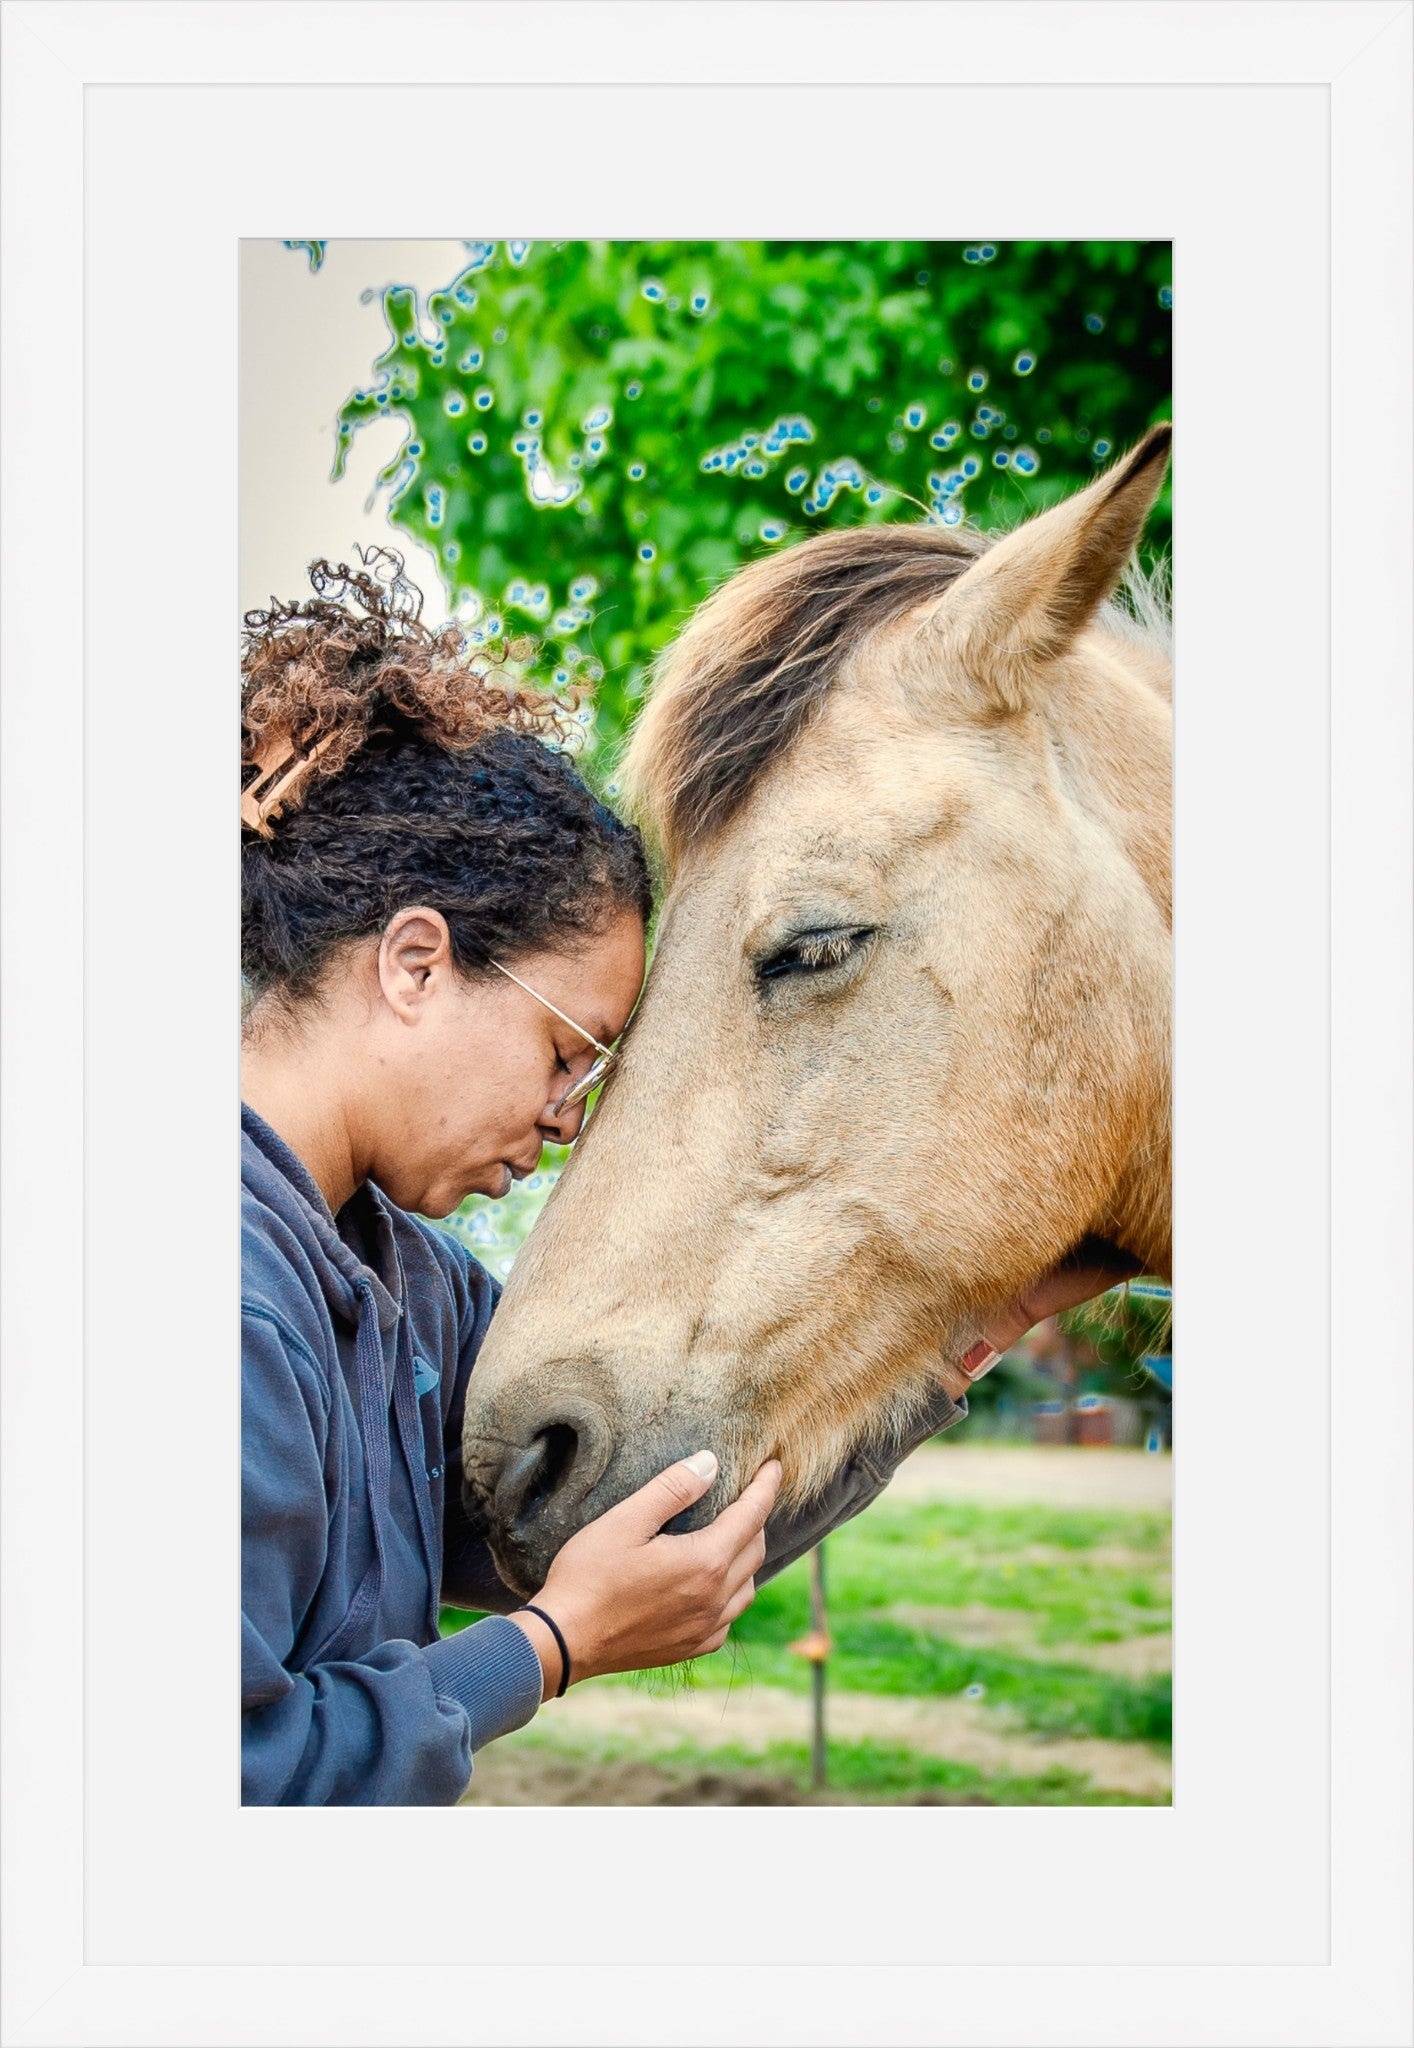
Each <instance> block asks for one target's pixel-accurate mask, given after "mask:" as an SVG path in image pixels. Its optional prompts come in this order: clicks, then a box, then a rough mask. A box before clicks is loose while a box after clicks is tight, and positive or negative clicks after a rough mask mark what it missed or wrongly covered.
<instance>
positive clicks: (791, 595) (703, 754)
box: [622, 522, 987, 864]
mask: <svg viewBox="0 0 1414 2048" xmlns="http://www.w3.org/2000/svg"><path fill="white" fill-rule="evenodd" d="M986 544H987V540H986V537H984V536H983V535H981V534H977V533H973V532H970V531H965V530H963V529H959V528H950V527H945V526H935V525H925V524H923V523H921V522H920V523H917V524H911V525H899V526H857V527H845V528H840V529H838V530H836V531H834V532H831V533H821V534H812V535H811V536H810V537H809V538H808V539H805V540H801V541H798V542H796V544H795V545H794V546H793V547H789V548H786V549H785V550H783V551H782V552H781V553H780V554H775V555H768V556H765V557H764V558H763V559H762V560H760V561H757V562H753V563H752V564H751V565H750V566H749V567H748V568H746V569H743V570H740V571H739V572H738V573H737V574H736V575H734V576H732V577H730V578H729V579H728V580H727V581H726V582H725V583H723V584H721V585H720V586H719V587H718V588H717V589H716V590H715V591H714V592H713V593H712V595H711V596H710V597H709V598H708V599H707V600H706V602H705V603H704V604H702V605H701V606H700V607H699V608H698V610H697V611H696V612H695V613H694V614H693V616H692V618H691V619H690V620H689V622H688V624H687V625H686V627H685V628H684V629H683V631H682V632H681V633H680V634H679V636H678V638H677V639H676V640H675V641H674V642H673V644H672V645H671V646H670V647H669V648H667V649H666V650H665V652H664V654H663V655H662V656H661V657H660V658H659V661H658V662H657V664H656V666H655V670H654V677H653V688H652V692H651V694H650V697H649V700H648V703H647V705H646V707H645V709H644V711H643V714H642V716H641V717H640V718H639V720H638V723H637V725H636V727H635V729H634V733H633V738H632V740H631V741H630V744H629V747H628V751H627V753H626V755H625V757H624V761H623V768H622V774H623V780H624V785H625V788H626V790H627V793H628V796H629V800H630V802H631V803H632V805H633V806H634V808H635V810H636V811H637V812H638V813H639V815H640V816H642V817H643V818H644V819H645V821H646V822H647V823H648V824H649V825H650V826H651V827H652V829H653V831H654V833H655V835H656V837H657V839H658V840H659V843H660V844H661V846H662V849H663V852H664V855H665V856H666V858H667V859H668V861H669V863H670V864H675V863H676V862H677V860H678V859H679V858H680V856H681V855H682V853H683V852H684V851H686V849H687V848H688V847H689V846H692V845H694V844H696V843H697V842H698V841H700V840H702V839H704V838H706V837H707V835H708V834H709V833H712V832H715V831H716V830H717V829H718V828H719V827H720V826H722V825H724V824H725V823H726V822H727V820H728V819H729V818H730V817H731V816H732V815H733V813H734V812H735V811H737V810H738V809H739V808H740V806H741V804H742V803H743V802H744V801H745V799H746V797H747V796H748V795H749V794H750V792H751V790H752V789H753V788H754V787H755V785H756V783H757V781H758V780H759V778H760V776H761V775H762V773H763V771H764V770H765V769H766V767H767V766H768V765H769V763H770V762H771V761H773V760H774V759H776V758H778V757H779V755H780V754H781V753H783V752H784V751H785V750H786V749H787V748H789V747H791V746H793V745H794V743H795V742H796V741H797V740H798V739H799V738H800V737H801V735H802V734H803V733H804V732H805V730H806V728H807V726H809V725H810V723H811V722H812V720H813V719H814V718H815V717H816V716H817V715H818V713H819V712H820V710H821V708H822V706H823V705H824V702H825V699H826V697H827V696H828V695H829V692H830V690H831V688H832V686H833V685H834V683H835V681H836V679H837V678H838V676H839V674H840V671H841V670H842V669H843V668H844V666H845V664H846V663H847V662H848V660H849V658H850V656H851V655H852V654H854V653H855V652H856V651H857V650H858V648H859V647H860V646H861V645H862V644H863V642H864V641H865V640H867V639H868V638H869V636H870V635H871V634H872V633H874V632H876V631H877V630H878V629H879V628H880V627H882V626H886V625H888V624H890V623H891V622H892V621H893V620H894V619H897V618H901V617H902V616H903V614H904V613H905V612H907V611H909V610H911V609H912V608H913V606H915V605H918V604H922V603H924V602H926V601H927V599H929V598H935V597H938V596H940V595H941V594H942V592H943V590H944V589H945V588H946V587H947V585H948V584H949V583H950V582H952V581H953V579H954V578H956V577H957V576H960V575H961V573H962V571H963V570H964V569H966V568H967V567H968V566H969V564H970V563H971V562H973V561H974V560H975V559H976V558H977V556H978V555H979V554H980V553H981V552H982V550H983V548H984V547H985V546H986Z"/></svg>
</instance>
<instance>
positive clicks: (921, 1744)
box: [483, 1684, 1173, 1804]
mask: <svg viewBox="0 0 1414 2048" xmlns="http://www.w3.org/2000/svg"><path fill="white" fill-rule="evenodd" d="M545 1712H546V1716H547V1720H548V1717H549V1715H550V1714H551V1713H553V1715H554V1724H553V1725H554V1728H555V1730H556V1732H557V1733H562V1734H564V1735H567V1736H578V1737H586V1738H588V1737H593V1736H605V1735H611V1736H616V1737H618V1738H620V1739H623V1740H627V1741H630V1742H635V1743H641V1744H642V1746H643V1749H644V1751H645V1752H646V1753H648V1754H650V1755H651V1752H652V1751H653V1749H655V1748H659V1749H662V1748H667V1747H669V1746H671V1745H674V1744H677V1743H681V1742H693V1743H697V1744H699V1745H700V1746H702V1747H703V1748H711V1747H712V1746H713V1745H714V1744H715V1745H722V1744H726V1743H731V1744H733V1745H734V1746H736V1747H738V1748H741V1749H745V1750H748V1751H750V1750H765V1749H766V1748H767V1747H768V1746H769V1744H771V1743H773V1742H791V1741H795V1742H799V1741H802V1740H804V1739H805V1737H806V1731H807V1727H808V1714H809V1708H808V1706H807V1703H806V1701H805V1700H804V1699H803V1698H802V1697H801V1695H800V1694H799V1693H793V1692H787V1691H786V1690H785V1689H784V1687H781V1686H773V1685H759V1684H751V1685H742V1686H739V1687H733V1688H732V1689H731V1690H730V1691H722V1690H720V1689H719V1688H717V1687H715V1686H714V1687H712V1688H710V1689H709V1688H707V1687H703V1688H702V1689H701V1690H700V1691H696V1692H682V1693H678V1694H675V1695H673V1696H671V1697H669V1698H658V1699H653V1698H647V1697H640V1696H638V1695H636V1694H634V1693H632V1692H629V1691H627V1690H626V1689H625V1688H624V1687H622V1686H602V1687H595V1686H592V1685H585V1686H580V1687H579V1688H578V1689H577V1690H575V1691H572V1692H569V1693H567V1694H566V1695H565V1697H564V1699H562V1700H556V1701H554V1702H553V1705H552V1706H551V1707H549V1708H547V1709H545ZM828 1728H829V1733H830V1735H831V1736H832V1737H833V1738H835V1739H836V1740H838V1741H841V1742H877V1743H882V1744H885V1745H887V1746H889V1747H890V1748H898V1749H911V1750H914V1751H916V1752H917V1754H918V1755H920V1756H938V1757H946V1758H949V1759H950V1760H951V1761H952V1762H954V1763H962V1764H975V1765H976V1766H977V1767H978V1768H979V1769H980V1770H984V1771H989V1772H1002V1771H1005V1772H1011V1773H1014V1774H1015V1775H1016V1776H1018V1777H1040V1776H1041V1775H1042V1774H1043V1773H1044V1772H1046V1771H1050V1770H1064V1771H1074V1772H1076V1773H1077V1774H1078V1775H1080V1776H1082V1777H1086V1778H1089V1779H1091V1780H1092V1781H1093V1782H1094V1784H1095V1785H1096V1786H1098V1787H1099V1788H1101V1789H1102V1790H1104V1791H1107V1792H1128V1793H1130V1794H1131V1795H1133V1796H1136V1797H1139V1798H1143V1799H1167V1798H1168V1797H1169V1794H1170V1790H1171V1787H1172V1783H1173V1773H1172V1767H1171V1765H1170V1763H1169V1761H1168V1759H1167V1758H1166V1757H1162V1756H1159V1755H1157V1754H1156V1753H1155V1752H1154V1751H1153V1750H1152V1749H1150V1748H1149V1746H1148V1745H1147V1743H1143V1742H1107V1741H1104V1740H1101V1739H1099V1738H1092V1737H1086V1736H1054V1737H1047V1736H1042V1735H1036V1734H1033V1733H1031V1732H1030V1731H1029V1730H1025V1729H1012V1728H1009V1727H1007V1726H1006V1725H1005V1724H1004V1723H1002V1722H1001V1721H1000V1717H999V1716H998V1714H997V1713H996V1711H995V1709H993V1708H989V1707H987V1706H985V1705H983V1704H982V1703H980V1702H978V1701H973V1700H969V1699H962V1698H958V1697H956V1696H955V1695H954V1696H951V1697H948V1698H945V1699H910V1698H886V1697H883V1696H881V1695H880V1694H878V1693H849V1692H833V1693H832V1694H831V1695H830V1701H829V1708H828ZM500 1754H501V1752H498V1751H491V1752H488V1757H487V1767H486V1769H485V1771H484V1773H483V1776H484V1779H485V1781H486V1792H487V1795H488V1798H496V1794H495V1786H494V1783H493V1777H494V1776H499V1760H498V1759H499V1755H500ZM633 1768H635V1769H637V1768H639V1766H638V1765H636V1764H635V1765H634V1766H633ZM496 1803H497V1804H500V1803H501V1801H500V1800H499V1798H496ZM591 1803H595V1804H597V1803H599V1802H591ZM713 1803H717V1804H720V1803H721V1802H713ZM772 1803H773V1804H774V1803H776V1802H772Z"/></svg>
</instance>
